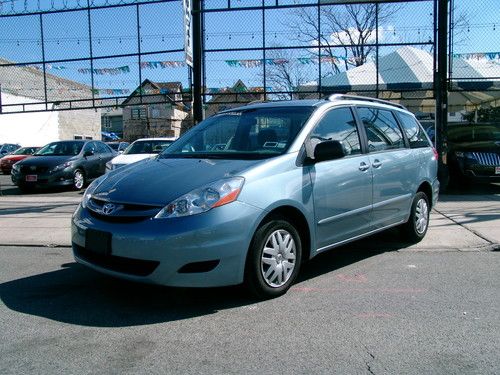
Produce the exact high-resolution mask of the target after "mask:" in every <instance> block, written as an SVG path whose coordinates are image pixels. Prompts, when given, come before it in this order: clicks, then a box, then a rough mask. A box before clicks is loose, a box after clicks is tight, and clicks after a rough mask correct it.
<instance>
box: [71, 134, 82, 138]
mask: <svg viewBox="0 0 500 375" xmlns="http://www.w3.org/2000/svg"><path fill="white" fill-rule="evenodd" d="M73 139H83V135H76V134H75V135H74V136H73Z"/></svg>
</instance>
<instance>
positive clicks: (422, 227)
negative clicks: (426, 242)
mask: <svg viewBox="0 0 500 375" xmlns="http://www.w3.org/2000/svg"><path fill="white" fill-rule="evenodd" d="M429 215H430V205H429V198H428V197H427V195H426V194H425V193H423V192H421V191H419V192H417V194H415V197H414V198H413V203H412V205H411V212H410V218H409V219H408V221H407V222H406V223H405V224H403V225H402V227H401V229H402V234H403V238H404V239H405V240H406V241H408V242H411V243H417V242H420V241H422V239H423V238H424V237H425V234H426V233H427V229H428V228H429Z"/></svg>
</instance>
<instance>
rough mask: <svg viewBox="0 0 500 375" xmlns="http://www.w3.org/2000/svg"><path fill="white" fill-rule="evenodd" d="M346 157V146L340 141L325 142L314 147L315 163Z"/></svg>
mask: <svg viewBox="0 0 500 375" xmlns="http://www.w3.org/2000/svg"><path fill="white" fill-rule="evenodd" d="M345 155H346V153H345V150H344V146H342V143H340V142H339V141H323V142H320V143H318V144H316V145H315V147H314V160H313V161H314V162H315V163H319V162H320V161H326V160H335V159H341V158H343V157H344V156H345Z"/></svg>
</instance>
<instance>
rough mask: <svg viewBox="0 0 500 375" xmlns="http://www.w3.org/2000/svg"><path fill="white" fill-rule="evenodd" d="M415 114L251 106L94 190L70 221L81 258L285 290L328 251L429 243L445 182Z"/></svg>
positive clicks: (150, 277) (344, 106)
mask: <svg viewBox="0 0 500 375" xmlns="http://www.w3.org/2000/svg"><path fill="white" fill-rule="evenodd" d="M436 174H437V158H436V151H435V150H434V149H433V148H432V146H431V144H430V141H429V139H428V137H427V135H426V133H425V131H424V130H423V129H422V127H421V126H420V124H419V123H418V121H417V120H416V118H415V116H413V115H412V114H411V113H410V112H408V111H407V110H406V109H405V108H404V107H403V106H401V105H398V104H392V103H389V102H385V101H382V100H378V99H371V98H363V97H355V96H347V95H339V94H337V95H332V96H330V97H329V98H328V99H325V100H300V101H289V102H274V103H273V102H271V103H256V104H249V105H247V106H243V107H240V108H237V109H231V110H228V111H224V112H222V113H219V114H217V115H215V116H213V117H211V118H209V119H207V120H205V121H203V122H202V123H200V124H199V125H197V126H196V127H194V128H193V129H191V130H190V131H189V132H187V133H186V134H185V135H183V136H182V137H181V138H180V139H179V140H178V141H177V142H175V143H174V144H173V145H172V146H170V147H169V148H167V149H166V150H165V151H164V152H163V153H161V154H159V155H158V156H157V157H155V158H152V159H146V160H144V161H141V162H138V163H134V164H131V165H128V166H124V167H122V168H120V169H117V170H115V171H112V172H110V173H109V174H106V175H105V176H102V177H100V178H98V179H97V180H95V181H94V182H93V183H92V184H90V186H89V187H88V188H87V190H86V192H85V194H84V197H83V200H82V202H81V204H80V205H79V207H78V208H77V210H76V211H75V213H74V215H73V218H72V245H73V252H74V256H75V259H76V261H77V262H79V263H82V264H84V265H86V266H89V267H91V268H93V269H95V270H97V271H101V272H104V273H106V274H109V275H113V276H117V277H122V278H126V279H129V280H135V281H141V282H150V283H157V284H162V285H168V286H182V287H215V286H225V285H236V284H241V283H244V284H245V285H246V286H247V287H248V288H249V289H250V290H251V291H252V292H253V293H254V294H255V295H256V296H258V297H260V298H269V297H274V296H278V295H281V294H283V293H285V292H286V291H287V290H288V289H289V288H290V286H291V285H292V284H293V282H294V280H295V279H296V277H297V274H298V273H299V270H300V266H301V264H302V263H303V262H304V261H307V260H309V259H311V258H313V257H314V256H316V255H318V254H319V253H321V252H323V251H326V250H329V249H332V248H334V247H337V246H339V245H342V244H345V243H347V242H350V241H354V240H357V239H359V238H362V237H365V236H369V235H371V234H374V233H377V232H380V231H382V230H385V229H387V228H391V227H395V226H399V227H400V229H401V232H402V233H403V234H404V236H405V238H406V240H407V241H408V242H418V241H420V240H421V239H422V238H423V237H424V236H425V234H426V232H427V228H428V226H429V212H430V209H431V208H432V206H433V205H434V204H435V203H436V202H437V198H438V191H439V182H438V180H437V177H436Z"/></svg>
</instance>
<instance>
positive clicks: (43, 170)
mask: <svg viewBox="0 0 500 375" xmlns="http://www.w3.org/2000/svg"><path fill="white" fill-rule="evenodd" d="M48 170H49V167H41V166H36V167H35V168H32V167H31V166H28V165H22V166H21V172H22V173H26V174H37V173H46V172H47V171H48Z"/></svg>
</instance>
